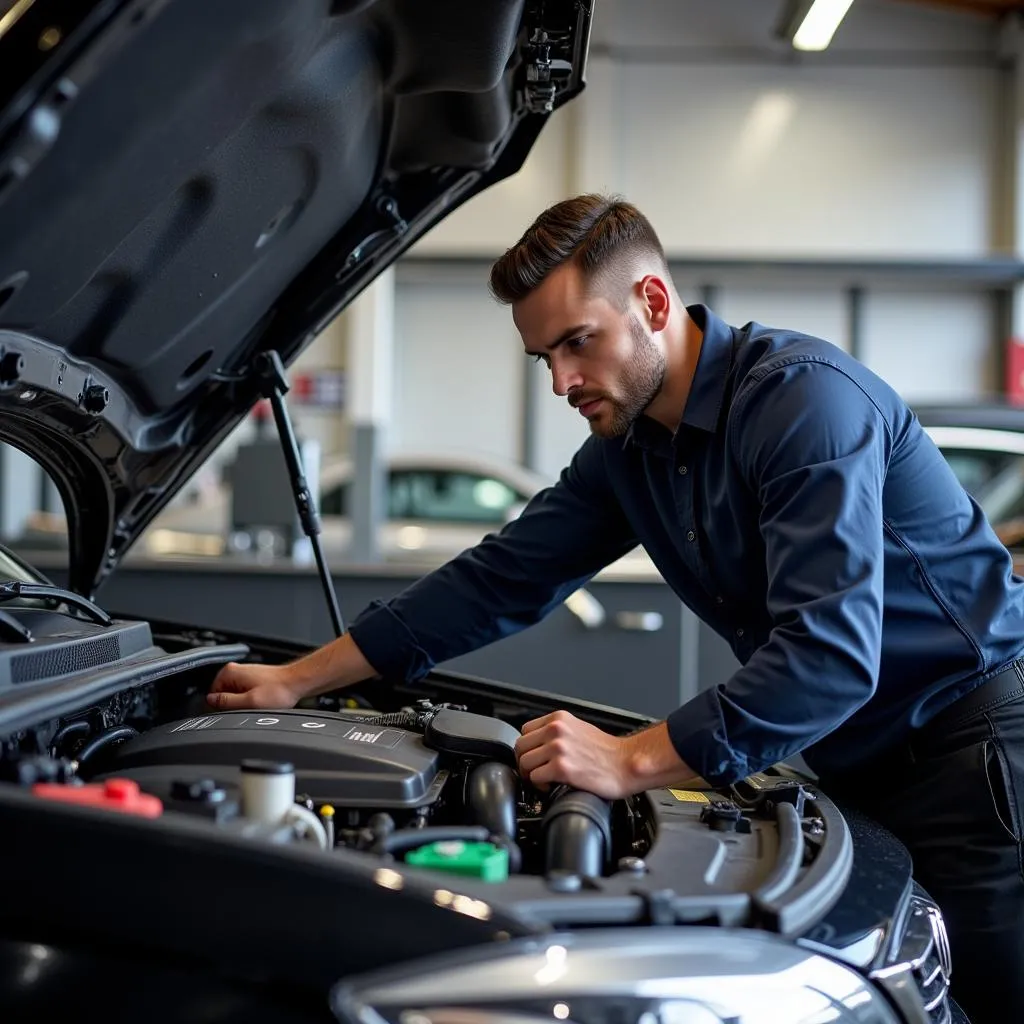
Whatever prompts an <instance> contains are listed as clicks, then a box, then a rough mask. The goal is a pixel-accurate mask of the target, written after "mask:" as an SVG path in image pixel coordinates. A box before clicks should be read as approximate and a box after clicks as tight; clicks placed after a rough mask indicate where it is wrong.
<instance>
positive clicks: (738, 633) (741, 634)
mask: <svg viewBox="0 0 1024 1024" xmlns="http://www.w3.org/2000/svg"><path fill="white" fill-rule="evenodd" d="M744 632H745V630H744V629H743V627H742V626H740V628H739V629H737V630H736V635H737V636H738V637H739V638H740V639H741V640H742V639H743V634H744Z"/></svg>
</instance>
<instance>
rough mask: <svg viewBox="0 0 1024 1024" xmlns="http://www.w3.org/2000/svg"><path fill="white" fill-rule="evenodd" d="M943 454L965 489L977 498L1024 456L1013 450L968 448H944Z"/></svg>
mask: <svg viewBox="0 0 1024 1024" xmlns="http://www.w3.org/2000/svg"><path fill="white" fill-rule="evenodd" d="M942 454H943V455H944V456H945V458H946V461H947V462H948V463H949V465H950V467H951V468H952V470H953V472H954V473H955V474H956V477H957V479H958V480H959V481H960V483H961V484H963V486H964V489H965V490H966V491H967V492H968V493H969V494H971V495H973V496H974V497H975V498H978V496H979V495H980V494H982V493H984V492H985V490H986V489H987V488H988V487H989V486H990V485H991V484H992V483H993V481H995V480H997V479H998V478H999V477H1000V476H1001V475H1003V474H1005V472H1006V470H1008V469H1012V468H1013V467H1014V466H1015V465H1016V464H1017V463H1019V462H1020V460H1021V458H1022V456H1020V455H1014V454H1013V453H1012V452H994V451H985V450H982V449H966V448H943V449H942Z"/></svg>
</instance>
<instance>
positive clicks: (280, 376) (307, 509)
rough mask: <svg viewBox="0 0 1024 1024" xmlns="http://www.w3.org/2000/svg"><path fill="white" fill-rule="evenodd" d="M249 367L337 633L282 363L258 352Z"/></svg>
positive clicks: (341, 627) (334, 598) (334, 601)
mask: <svg viewBox="0 0 1024 1024" xmlns="http://www.w3.org/2000/svg"><path fill="white" fill-rule="evenodd" d="M253 371H254V374H255V376H256V378H257V379H258V380H259V384H260V393H261V394H262V395H263V397H264V398H267V399H269V400H270V407H271V409H272V410H273V412H274V423H275V425H276V426H277V436H278V439H279V440H280V442H281V450H282V451H283V452H284V461H285V464H286V465H287V467H288V478H289V480H291V484H292V492H293V494H294V496H295V507H296V509H297V510H298V513H299V522H300V523H301V524H302V532H303V533H305V535H306V536H307V537H308V538H309V542H310V544H312V546H313V555H314V556H315V558H316V567H317V569H318V571H319V573H320V582H321V583H322V584H323V588H324V595H325V596H326V598H327V606H328V609H329V610H330V613H331V623H332V625H333V626H334V633H335V636H341V634H342V633H344V632H345V624H344V622H343V621H342V618H341V609H340V608H339V607H338V595H337V594H336V593H335V591H334V583H333V581H332V580H331V573H330V571H329V569H328V568H327V563H326V561H325V559H324V549H323V545H322V544H321V543H320V514H319V513H318V512H317V510H316V506H315V505H314V504H313V496H312V494H310V491H309V485H308V484H307V483H306V475H305V473H304V472H303V469H302V460H301V458H300V456H299V446H298V443H297V442H296V440H295V432H294V430H292V421H291V417H290V416H289V415H288V407H287V406H286V405H285V401H284V396H285V395H286V394H287V393H288V386H289V385H288V377H287V376H286V374H285V370H284V363H283V362H282V361H281V357H280V355H278V353H277V352H275V351H269V352H261V353H260V354H259V355H258V356H256V359H255V363H254V367H253Z"/></svg>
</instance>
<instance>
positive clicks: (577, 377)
mask: <svg viewBox="0 0 1024 1024" xmlns="http://www.w3.org/2000/svg"><path fill="white" fill-rule="evenodd" d="M582 386H583V377H582V375H581V374H580V372H579V371H578V370H576V369H575V368H574V367H573V366H571V365H570V364H567V363H552V365H551V390H552V391H554V393H555V394H556V395H558V397H559V398H564V397H565V396H566V395H567V394H569V392H570V391H571V390H572V389H573V388H578V387H582Z"/></svg>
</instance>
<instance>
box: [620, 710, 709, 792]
mask: <svg viewBox="0 0 1024 1024" xmlns="http://www.w3.org/2000/svg"><path fill="white" fill-rule="evenodd" d="M623 742H624V746H625V752H626V771H627V772H628V774H629V777H630V787H631V789H632V790H633V792H635V793H640V792H643V791H644V790H647V789H659V788H661V787H662V786H689V787H690V788H692V789H710V788H711V787H710V785H709V784H708V783H707V782H705V780H704V779H702V778H701V777H700V776H699V775H698V774H697V773H696V772H695V771H693V770H692V769H691V768H690V767H689V766H688V765H687V764H686V763H685V762H684V761H683V760H682V758H680V756H679V755H678V754H677V753H676V749H675V747H674V746H672V741H671V740H670V739H669V735H668V726H667V725H666V724H665V723H664V722H659V723H658V724H657V725H654V726H652V727H651V728H649V729H644V730H643V731H642V732H637V733H633V734H632V735H630V736H626V737H625V738H624V741H623Z"/></svg>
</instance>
